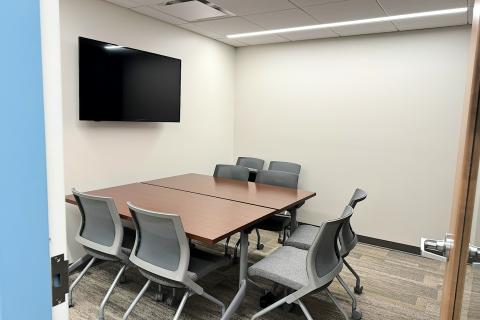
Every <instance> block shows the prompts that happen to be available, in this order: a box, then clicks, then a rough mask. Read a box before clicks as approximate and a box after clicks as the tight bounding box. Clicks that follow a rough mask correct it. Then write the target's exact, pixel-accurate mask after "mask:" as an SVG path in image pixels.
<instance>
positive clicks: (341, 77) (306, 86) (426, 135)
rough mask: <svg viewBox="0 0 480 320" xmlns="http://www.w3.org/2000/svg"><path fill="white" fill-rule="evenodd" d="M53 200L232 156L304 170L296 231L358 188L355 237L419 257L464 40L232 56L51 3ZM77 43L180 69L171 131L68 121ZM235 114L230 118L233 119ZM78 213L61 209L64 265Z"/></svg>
mask: <svg viewBox="0 0 480 320" xmlns="http://www.w3.org/2000/svg"><path fill="white" fill-rule="evenodd" d="M60 4H61V7H60V9H61V28H62V29H61V31H62V76H63V111H64V116H63V117H64V144H65V150H64V151H65V188H66V190H67V191H68V190H69V189H70V188H71V187H73V186H75V187H77V188H78V189H80V190H86V189H92V188H100V187H105V186H111V185H115V184H122V183H128V182H135V181H142V180H146V179H152V178H155V177H161V176H168V175H174V174H178V173H184V172H200V173H210V172H211V171H212V170H213V166H214V164H215V163H221V162H224V163H229V162H232V161H233V156H235V157H236V156H239V155H252V156H258V157H262V158H264V159H266V160H274V159H275V160H290V161H295V162H299V163H301V164H302V165H303V169H302V176H301V181H300V184H301V187H302V188H305V189H309V190H313V191H316V192H317V193H318V195H317V197H316V198H314V199H313V200H311V201H309V202H308V203H307V204H306V205H305V206H304V207H303V208H302V209H301V210H300V220H303V221H307V222H311V223H317V224H318V223H321V222H322V221H323V220H324V219H327V218H332V217H335V216H337V215H338V214H339V213H340V211H341V209H342V207H343V206H344V204H345V203H346V201H347V199H348V198H349V197H350V195H351V192H352V191H353V189H354V187H356V186H359V187H363V188H365V189H366V190H367V191H368V192H369V197H368V200H367V201H365V203H364V204H362V205H360V206H359V207H358V209H357V214H356V215H355V217H354V224H355V227H356V229H357V231H358V232H359V233H360V234H363V235H367V236H371V237H376V238H381V239H385V240H390V241H396V242H401V243H406V244H411V245H418V242H419V239H420V237H421V236H427V237H433V238H442V237H443V233H444V232H445V231H446V229H447V224H448V218H449V215H450V209H451V198H452V186H453V177H454V173H455V172H454V171H455V161H456V152H457V145H458V130H459V123H460V113H461V108H462V101H463V93H464V85H465V74H466V65H467V63H466V61H467V47H468V36H469V31H468V28H466V27H459V28H444V29H436V30H427V31H414V32H404V33H390V34H382V35H370V36H359V37H349V38H342V39H325V40H316V41H303V42H295V43H284V44H275V45H263V46H253V47H246V48H240V49H237V50H235V49H234V48H232V47H229V46H227V45H224V44H221V43H219V42H217V41H214V40H211V39H207V38H205V37H202V36H199V35H196V34H194V33H190V32H188V31H185V30H182V29H179V28H176V27H174V26H171V25H168V24H164V23H162V22H160V21H157V20H154V19H151V18H148V17H144V16H141V15H138V14H136V13H133V12H131V11H128V10H126V9H123V8H120V7H117V6H114V5H111V4H109V3H107V2H104V1H99V0H82V1H77V0H62V1H61V2H60ZM78 36H84V37H90V38H94V39H98V40H103V41H109V42H114V43H118V44H120V45H126V46H130V47H134V48H139V49H142V50H146V51H151V52H156V53H159V54H164V55H169V56H173V57H177V58H180V59H182V113H181V117H182V121H181V122H180V123H150V124H148V123H147V124H145V123H120V122H117V123H110V122H100V123H95V122H83V121H79V120H78V62H77V59H78V55H77V50H78V48H77V38H78ZM234 105H235V108H234ZM78 219H79V217H78V212H77V210H76V209H75V208H74V207H72V206H69V205H68V206H67V228H68V230H67V232H68V235H69V243H68V245H69V254H70V257H69V258H70V259H71V260H73V259H75V258H76V257H78V256H79V255H80V254H81V253H82V252H81V250H79V248H78V246H76V244H75V242H74V241H73V235H74V234H75V232H76V229H77V227H78Z"/></svg>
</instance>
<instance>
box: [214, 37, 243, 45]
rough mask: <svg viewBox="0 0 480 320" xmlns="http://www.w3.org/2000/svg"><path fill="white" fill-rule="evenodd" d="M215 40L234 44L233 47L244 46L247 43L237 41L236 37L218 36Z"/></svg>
mask: <svg viewBox="0 0 480 320" xmlns="http://www.w3.org/2000/svg"><path fill="white" fill-rule="evenodd" d="M217 40H218V41H221V42H223V43H226V44H229V45H231V46H234V47H244V46H246V45H247V44H246V43H243V42H241V41H238V40H236V39H228V38H220V39H217Z"/></svg>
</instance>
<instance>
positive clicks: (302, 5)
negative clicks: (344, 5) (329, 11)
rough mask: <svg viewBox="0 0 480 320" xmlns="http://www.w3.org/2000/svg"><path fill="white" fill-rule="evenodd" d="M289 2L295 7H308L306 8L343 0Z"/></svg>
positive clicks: (294, 0) (300, 0)
mask: <svg viewBox="0 0 480 320" xmlns="http://www.w3.org/2000/svg"><path fill="white" fill-rule="evenodd" d="M290 1H291V2H293V3H295V4H296V5H297V6H300V7H308V6H315V5H318V4H325V3H330V2H340V1H345V0H290Z"/></svg>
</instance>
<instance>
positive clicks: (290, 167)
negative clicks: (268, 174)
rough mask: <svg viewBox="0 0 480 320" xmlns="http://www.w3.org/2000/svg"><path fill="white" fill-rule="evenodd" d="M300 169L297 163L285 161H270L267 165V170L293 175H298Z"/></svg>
mask: <svg viewBox="0 0 480 320" xmlns="http://www.w3.org/2000/svg"><path fill="white" fill-rule="evenodd" d="M301 168H302V166H301V165H299V164H297V163H293V162H285V161H270V164H269V165H268V170H275V171H284V172H290V173H295V174H300V169H301Z"/></svg>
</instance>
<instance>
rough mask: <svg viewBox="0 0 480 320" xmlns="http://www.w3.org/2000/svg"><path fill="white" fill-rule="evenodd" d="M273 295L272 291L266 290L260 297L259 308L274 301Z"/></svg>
mask: <svg viewBox="0 0 480 320" xmlns="http://www.w3.org/2000/svg"><path fill="white" fill-rule="evenodd" d="M275 300H276V299H275V296H274V295H273V293H271V292H268V293H267V294H265V295H263V296H261V297H260V308H266V307H268V306H269V305H271V304H273V303H274V302H275Z"/></svg>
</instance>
